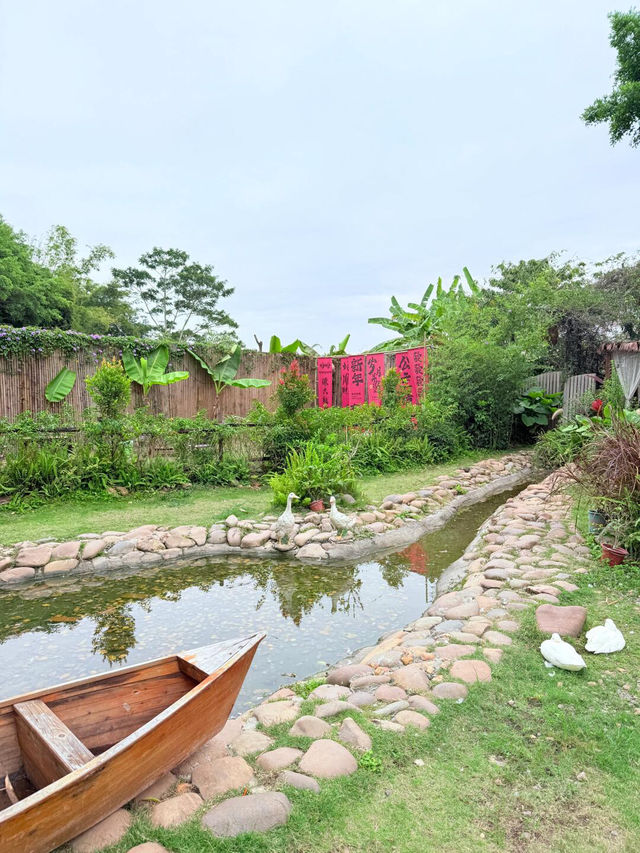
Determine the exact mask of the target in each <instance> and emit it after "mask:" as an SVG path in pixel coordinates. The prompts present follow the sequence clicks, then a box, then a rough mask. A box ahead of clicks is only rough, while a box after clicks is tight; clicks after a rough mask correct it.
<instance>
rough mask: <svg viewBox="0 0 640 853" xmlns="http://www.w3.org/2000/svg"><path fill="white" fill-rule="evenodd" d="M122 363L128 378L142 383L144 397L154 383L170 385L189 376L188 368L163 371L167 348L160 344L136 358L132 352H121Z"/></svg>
mask: <svg viewBox="0 0 640 853" xmlns="http://www.w3.org/2000/svg"><path fill="white" fill-rule="evenodd" d="M122 363H123V364H124V369H125V371H126V373H127V376H128V377H129V379H131V381H132V382H137V383H138V385H142V393H143V394H144V396H145V397H146V396H147V394H148V393H149V390H150V389H151V388H152V387H153V386H154V385H172V384H173V383H174V382H181V381H182V380H183V379H188V378H189V371H188V370H175V371H173V372H172V373H165V370H166V369H167V365H168V364H169V348H168V347H167V346H166V345H165V344H160V346H158V347H156V348H155V349H154V350H153V352H150V353H149V356H148V357H147V358H145V357H144V356H140V358H136V357H135V355H133V353H130V352H123V353H122Z"/></svg>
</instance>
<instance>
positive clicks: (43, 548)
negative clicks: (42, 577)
mask: <svg viewBox="0 0 640 853" xmlns="http://www.w3.org/2000/svg"><path fill="white" fill-rule="evenodd" d="M50 559H51V546H50V545H37V546H35V547H33V548H23V549H22V550H21V551H20V552H19V553H18V556H17V557H16V566H31V568H34V569H37V568H39V567H40V566H46V564H47V563H48V562H49V560H50Z"/></svg>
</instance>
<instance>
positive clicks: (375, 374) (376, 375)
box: [365, 352, 384, 406]
mask: <svg viewBox="0 0 640 853" xmlns="http://www.w3.org/2000/svg"><path fill="white" fill-rule="evenodd" d="M365 366H366V374H367V400H368V401H369V403H371V405H372V406H379V405H380V404H381V402H382V401H381V400H380V383H381V382H382V377H383V376H384V355H383V354H382V353H381V352H380V353H377V354H376V355H368V356H367V357H366V360H365Z"/></svg>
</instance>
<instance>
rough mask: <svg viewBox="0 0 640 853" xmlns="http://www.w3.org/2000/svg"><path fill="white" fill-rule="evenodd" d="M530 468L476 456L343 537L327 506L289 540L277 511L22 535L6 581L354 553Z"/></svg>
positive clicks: (392, 544)
mask: <svg viewBox="0 0 640 853" xmlns="http://www.w3.org/2000/svg"><path fill="white" fill-rule="evenodd" d="M529 473H530V457H529V455H528V454H527V453H514V454H510V455H508V456H503V457H502V458H501V459H488V460H485V461H482V462H478V463H476V464H475V465H473V466H472V467H471V468H466V469H462V468H461V469H458V470H457V471H455V472H454V473H453V474H452V475H450V476H447V477H439V478H438V480H437V481H436V484H435V485H433V486H430V487H425V488H423V489H418V490H417V491H415V492H410V493H408V494H404V495H389V496H387V497H386V498H385V500H384V501H383V502H382V504H381V506H380V507H375V506H369V507H367V508H366V509H365V510H364V511H362V512H358V513H356V516H357V519H356V524H357V527H356V528H355V533H354V532H349V533H347V534H345V536H343V537H339V536H338V535H337V534H336V531H335V530H334V529H333V527H332V526H331V522H330V520H329V513H328V512H325V513H316V512H310V513H307V514H305V515H301V514H298V515H296V516H295V522H296V523H295V527H294V530H293V532H292V535H291V537H290V541H287V542H286V543H283V542H279V541H278V540H277V537H276V533H275V531H274V524H275V521H276V519H275V517H274V516H265V518H264V519H263V520H261V521H249V520H246V521H245V520H243V521H240V520H238V518H236V516H234V515H230V516H229V517H228V518H227V519H226V520H225V521H224V522H219V523H216V524H212V525H211V526H210V527H203V526H196V525H189V524H183V525H180V526H179V527H173V528H166V527H160V526H158V525H156V524H144V525H142V526H140V527H136V528H135V529H134V530H129V531H128V532H126V533H125V532H121V531H117V530H107V531H105V532H103V533H84V534H81V535H80V536H78V537H77V539H75V540H74V541H72V542H52V541H48V540H44V541H39V542H21V543H18V544H17V545H14V546H11V547H6V546H5V547H0V585H7V584H16V583H22V582H24V581H32V580H38V579H47V578H51V577H56V576H60V575H68V574H87V573H95V574H103V573H108V572H114V571H118V570H120V569H129V570H130V569H131V568H136V567H138V566H139V567H140V568H146V567H149V566H161V565H163V564H164V563H167V562H171V563H175V562H176V561H182V562H188V563H192V562H193V561H194V560H199V559H203V558H211V557H226V556H234V555H239V554H242V555H247V554H252V555H254V556H256V557H274V556H277V555H278V554H279V553H285V554H288V555H289V556H292V557H296V558H297V559H299V560H303V561H308V562H319V561H325V560H331V559H333V560H354V559H357V558H359V557H363V556H366V555H368V554H371V553H375V552H376V551H380V550H383V549H387V548H401V547H403V546H404V545H406V544H409V543H410V542H412V541H416V540H417V539H419V538H420V537H421V536H423V535H424V534H425V533H427V532H428V531H429V530H432V529H436V528H437V527H438V526H442V525H443V524H445V523H446V522H447V521H448V520H449V518H451V516H452V515H453V514H454V513H455V512H456V511H457V510H458V509H460V508H462V507H463V506H466V505H469V504H471V503H477V502H478V501H481V500H484V499H485V498H486V497H488V496H489V495H490V494H495V493H496V492H499V491H503V490H505V489H509V488H513V487H515V486H516V485H518V484H519V483H520V482H524V481H525V480H526V479H527V478H528V477H529ZM345 497H348V496H345ZM352 500H353V499H352Z"/></svg>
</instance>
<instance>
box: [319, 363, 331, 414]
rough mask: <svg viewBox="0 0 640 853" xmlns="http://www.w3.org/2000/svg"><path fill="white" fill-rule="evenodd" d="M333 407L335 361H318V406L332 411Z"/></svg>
mask: <svg viewBox="0 0 640 853" xmlns="http://www.w3.org/2000/svg"><path fill="white" fill-rule="evenodd" d="M332 405H333V359H332V358H319V359H318V406H319V407H320V408H321V409H330V408H331V406H332Z"/></svg>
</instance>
